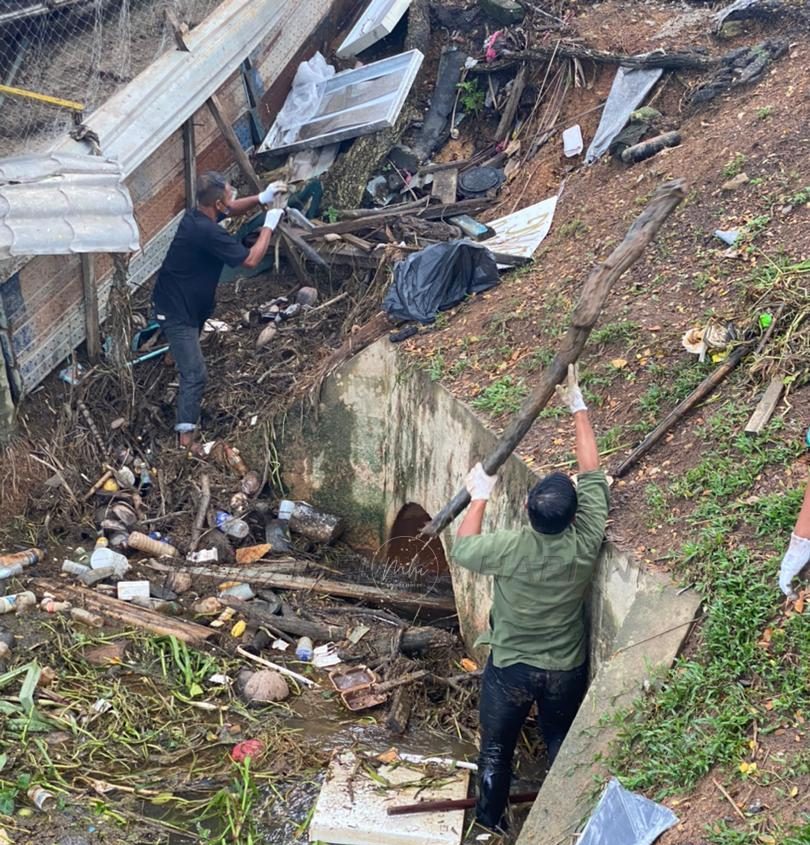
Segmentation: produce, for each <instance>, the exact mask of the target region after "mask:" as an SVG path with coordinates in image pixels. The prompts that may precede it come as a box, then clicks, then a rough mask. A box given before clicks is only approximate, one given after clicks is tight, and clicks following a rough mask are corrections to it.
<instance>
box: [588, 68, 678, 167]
mask: <svg viewBox="0 0 810 845" xmlns="http://www.w3.org/2000/svg"><path fill="white" fill-rule="evenodd" d="M662 73H663V68H660V67H657V68H650V69H646V68H626V67H620V68H619V69H618V70H617V71H616V77H615V79H614V80H613V85H611V87H610V94H609V95H608V98H607V102H606V103H605V107H604V109H603V110H602V119H601V120H600V121H599V126H598V127H597V129H596V135H594V138H593V141H591V145H590V146H589V147H588V152H587V153H586V154H585V161H586V162H587V163H588V164H593V162H595V161H596V160H597V159H598V158H599V156H601V155H603V154H604V153H605V152H606V151H607V149H608V148H609V147H610V143H611V141H612V140H613V139H614V138H615V137H616V136H617V135H618V134H619V132H621V131H622V129H623V128H624V125H625V124H626V123H627V121H628V120H629V119H630V115H631V114H632V113H633V112H634V111H635V110H636V109H637V108H638V107H639V106H640V105H641V103H642V102H643V100H644V98H645V97H646V96H647V94H649V92H650V90H651V89H652V87H653V85H655V83H656V82H658V80H659V79H660V77H661V74H662Z"/></svg>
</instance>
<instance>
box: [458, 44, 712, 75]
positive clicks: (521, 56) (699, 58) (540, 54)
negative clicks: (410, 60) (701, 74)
mask: <svg viewBox="0 0 810 845" xmlns="http://www.w3.org/2000/svg"><path fill="white" fill-rule="evenodd" d="M555 58H556V59H579V60H583V59H588V60H590V61H592V62H596V63H597V64H604V65H623V66H624V67H639V68H655V67H661V68H664V69H665V70H708V69H709V68H711V67H714V66H715V65H717V64H718V62H719V59H715V58H712V57H711V56H709V55H707V54H706V53H705V52H704V51H702V50H698V49H695V50H673V51H672V52H671V53H667V52H665V51H664V50H653V51H652V52H650V53H638V54H636V55H628V54H626V53H611V52H609V51H607V50H594V49H592V48H591V47H583V46H581V45H576V44H554V45H552V46H549V47H532V48H531V49H529V50H520V51H511V50H506V51H504V53H503V60H502V61H495V62H491V63H490V64H480V65H478V66H477V67H476V68H473V70H474V71H478V72H483V73H486V72H492V71H493V70H499V69H500V68H501V67H504V66H506V65H507V63H509V64H511V63H513V62H515V61H524V62H549V61H551V60H552V59H555Z"/></svg>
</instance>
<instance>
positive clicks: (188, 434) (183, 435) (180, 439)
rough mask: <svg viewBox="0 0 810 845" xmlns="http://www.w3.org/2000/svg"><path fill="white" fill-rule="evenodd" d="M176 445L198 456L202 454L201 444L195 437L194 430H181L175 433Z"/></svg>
mask: <svg viewBox="0 0 810 845" xmlns="http://www.w3.org/2000/svg"><path fill="white" fill-rule="evenodd" d="M177 445H178V446H179V447H180V448H181V449H187V450H188V451H189V452H191V454H192V455H196V456H197V457H200V456H201V455H202V454H203V444H202V443H201V442H200V441H199V440H198V439H197V432H196V431H181V432H178V434H177Z"/></svg>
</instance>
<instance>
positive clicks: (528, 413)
mask: <svg viewBox="0 0 810 845" xmlns="http://www.w3.org/2000/svg"><path fill="white" fill-rule="evenodd" d="M684 184H685V183H684V180H683V179H677V180H675V181H674V182H667V183H666V184H664V185H662V186H661V187H660V188H659V189H658V190H657V191H656V192H655V194H654V195H653V197H652V199H651V200H650V201H649V203H648V204H647V207H646V208H645V209H644V211H642V212H641V214H640V215H639V216H638V217H637V218H636V219H635V221H634V222H633V225H632V226H631V227H630V229H629V230H628V232H627V234H626V235H625V236H624V240H623V241H622V242H621V243H620V244H619V245H618V246H617V247H616V249H614V250H613V252H612V253H611V254H610V255H609V256H608V257H607V259H606V260H605V262H604V263H603V264H600V265H598V266H597V267H596V268H595V269H594V270H593V271H592V272H591V275H590V276H589V277H588V280H587V281H586V282H585V286H584V287H583V289H582V294H581V296H580V298H579V302H578V303H577V307H576V308H575V309H574V314H573V316H572V318H571V325H570V326H569V328H568V331H567V332H566V335H565V337H564V338H563V340H562V343H561V345H560V348H559V349H558V351H557V354H556V355H555V356H554V359H553V360H552V362H551V363H550V364H549V365H548V367H547V368H546V369H545V370H544V372H543V374H542V376H541V377H540V383H539V384H538V385H537V387H536V388H535V389H534V390H533V391H532V392H531V393H530V394H529V396H528V397H527V398H526V401H525V402H524V403H523V407H522V408H521V409H520V411H519V412H518V414H517V415H516V416H515V418H514V419H513V420H512V422H511V423H510V424H509V427H508V428H507V429H506V431H505V432H504V433H503V436H502V437H501V439H500V441H499V442H498V445H497V446H496V447H495V451H494V452H493V453H492V454H491V455H489V456H488V457H487V458H485V459H484V461H483V464H484V470H485V471H486V472H488V473H489V474H490V475H494V474H495V473H496V472H497V471H498V469H499V468H500V467H501V466H502V465H503V463H504V462H505V461H506V459H507V458H508V457H509V456H510V455H511V454H512V452H513V451H514V450H515V448H516V447H517V445H518V443H520V441H521V440H522V439H523V438H524V437H525V435H526V433H527V432H528V431H529V429H530V428H531V427H532V424H533V423H534V421H535V419H536V418H537V415H538V414H539V413H540V412H541V411H542V410H543V408H545V407H546V405H547V404H548V400H549V399H550V398H551V397H552V396H553V395H554V388H555V387H556V385H558V384H560V383H561V382H562V381H563V379H564V378H565V377H566V375H567V373H568V365H569V364H574V363H575V362H576V361H577V359H578V358H579V356H580V354H581V353H582V350H583V349H584V347H585V342H586V341H587V339H588V335H590V333H591V330H592V329H593V327H594V326H595V325H596V321H597V320H598V319H599V315H600V314H601V313H602V309H603V308H604V306H605V302H606V301H607V298H608V294H609V293H610V290H611V288H612V287H613V285H614V284H615V282H616V281H617V280H618V279H619V278H620V277H621V276H622V274H623V273H624V272H625V271H626V270H627V269H628V268H629V267H631V266H632V265H633V264H635V262H636V261H638V259H639V258H640V257H641V255H642V254H643V252H644V250H645V249H646V247H647V246H648V245H649V244H650V242H651V241H652V240H653V238H654V237H655V235H656V234H657V232H658V230H659V229H660V228H661V226H662V225H663V223H664V221H665V220H666V219H667V218H668V217H669V215H670V214H672V212H673V211H674V210H675V209H676V208H677V206H678V204H679V203H680V202H681V201H682V200H683V198H684V197H685V196H686V192H685V190H684ZM469 503H470V494H469V493H468V492H467V491H466V489H463V488H462V489H461V490H459V492H458V493H456V495H455V496H454V497H453V498H452V499H451V501H450V502H448V504H447V505H445V506H444V507H443V508H442V509H441V511H439V513H438V514H436V516H435V517H434V518H433V519H432V520H431V521H430V522H429V523H428V524H427V525H426V526H425V527H424V528H423V529H422V534H424V535H427V536H435V535H436V534H439V533H440V532H441V531H443V530H444V529H445V528H446V527H447V526H448V525H449V524H450V523H451V522H452V521H453V520H454V519H455V518H456V517H457V516H458V515H459V514H460V513H461V512H462V511H463V510H464V508H466V507H467V505H468V504H469Z"/></svg>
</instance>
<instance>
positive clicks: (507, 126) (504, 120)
mask: <svg viewBox="0 0 810 845" xmlns="http://www.w3.org/2000/svg"><path fill="white" fill-rule="evenodd" d="M528 75H529V71H528V66H527V65H525V64H524V65H522V66H521V68H520V70H519V71H518V72H517V75H516V76H515V80H514V82H513V83H512V90H511V91H510V92H509V97H508V99H507V100H506V105H505V106H504V109H503V114H502V115H501V119H500V122H499V123H498V128H497V129H496V130H495V135H494V136H493V137H494V138H495V140H496V141H503V140H504V139H505V138H508V137H509V135H510V133H511V131H512V124H513V123H514V121H515V115H516V114H517V110H518V106H519V105H520V98H521V96H522V95H523V89H524V88H525V87H526V79H527V77H528Z"/></svg>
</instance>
